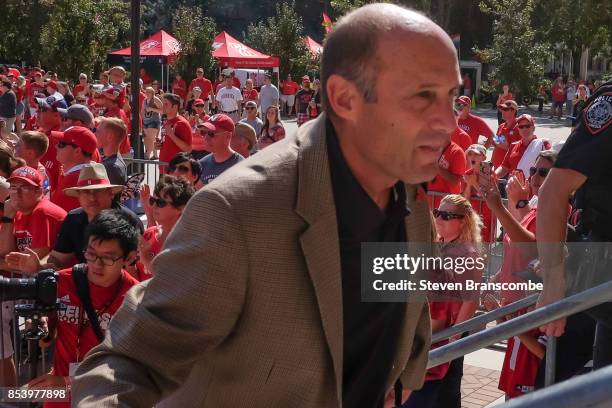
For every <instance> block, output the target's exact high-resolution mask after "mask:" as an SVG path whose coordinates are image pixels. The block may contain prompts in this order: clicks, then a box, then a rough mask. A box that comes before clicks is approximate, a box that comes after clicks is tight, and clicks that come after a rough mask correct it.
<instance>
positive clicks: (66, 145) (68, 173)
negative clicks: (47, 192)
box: [51, 126, 98, 211]
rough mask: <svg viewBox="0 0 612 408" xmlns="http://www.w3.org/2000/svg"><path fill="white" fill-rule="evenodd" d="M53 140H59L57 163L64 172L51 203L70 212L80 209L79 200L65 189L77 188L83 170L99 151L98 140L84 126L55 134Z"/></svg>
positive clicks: (73, 127)
mask: <svg viewBox="0 0 612 408" xmlns="http://www.w3.org/2000/svg"><path fill="white" fill-rule="evenodd" d="M52 139H55V140H57V144H56V148H57V161H58V162H59V163H60V164H61V165H62V169H63V171H62V174H61V175H60V176H59V178H58V180H57V184H56V187H55V188H54V189H53V190H52V191H51V201H53V202H54V203H55V204H57V205H59V206H60V207H62V208H63V209H64V210H66V211H70V210H73V209H75V208H78V207H79V200H77V199H76V198H75V197H69V196H67V195H66V194H65V192H64V189H66V188H69V187H76V186H77V183H78V180H79V174H80V172H81V169H82V168H83V166H84V165H86V164H89V163H90V162H91V161H92V160H93V156H94V153H97V151H98V140H97V139H96V136H95V135H94V134H93V133H92V132H91V130H89V129H87V128H85V127H82V126H72V127H70V128H68V129H66V131H64V132H53V134H52Z"/></svg>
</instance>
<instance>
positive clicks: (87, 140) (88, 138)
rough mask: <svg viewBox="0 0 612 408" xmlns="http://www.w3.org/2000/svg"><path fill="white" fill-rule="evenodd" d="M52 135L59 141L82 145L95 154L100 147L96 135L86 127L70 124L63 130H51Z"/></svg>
mask: <svg viewBox="0 0 612 408" xmlns="http://www.w3.org/2000/svg"><path fill="white" fill-rule="evenodd" d="M51 137H53V138H55V139H56V140H57V141H58V142H64V143H68V144H73V145H75V146H77V147H80V148H81V150H83V151H84V152H85V153H89V154H94V152H95V151H96V149H97V148H98V141H97V139H96V135H94V134H93V132H92V131H91V130H89V129H87V128H86V127H83V126H70V127H69V128H68V129H66V130H65V131H63V132H51Z"/></svg>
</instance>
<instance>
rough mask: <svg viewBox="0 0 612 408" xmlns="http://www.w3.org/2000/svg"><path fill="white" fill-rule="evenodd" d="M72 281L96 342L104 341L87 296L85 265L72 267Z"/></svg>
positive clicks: (87, 284) (96, 316) (87, 285)
mask: <svg viewBox="0 0 612 408" xmlns="http://www.w3.org/2000/svg"><path fill="white" fill-rule="evenodd" d="M72 279H73V280H74V285H75V286H76V290H77V296H78V297H79V299H80V300H81V304H82V305H83V309H85V313H87V318H88V319H89V323H90V324H91V328H92V329H93V331H94V333H95V334H96V337H97V339H98V341H100V342H102V340H104V333H102V328H101V327H100V322H99V321H98V315H97V314H96V311H95V310H94V307H93V304H92V303H91V297H90V296H89V280H88V279H87V270H86V269H85V264H77V265H74V266H73V267H72Z"/></svg>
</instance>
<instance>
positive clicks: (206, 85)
mask: <svg viewBox="0 0 612 408" xmlns="http://www.w3.org/2000/svg"><path fill="white" fill-rule="evenodd" d="M196 86H197V87H199V88H200V89H201V90H202V94H201V95H200V98H201V99H203V100H204V102H205V104H206V107H205V110H206V113H208V112H209V110H208V109H209V106H208V102H209V101H210V97H212V100H213V101H214V100H215V92H214V90H213V87H212V83H211V82H210V80H208V79H207V78H205V77H204V68H198V69H197V70H196V77H195V78H194V79H193V80H192V81H191V83H190V84H189V90H188V91H189V92H187V100H189V99H190V98H191V95H192V91H193V88H194V87H196Z"/></svg>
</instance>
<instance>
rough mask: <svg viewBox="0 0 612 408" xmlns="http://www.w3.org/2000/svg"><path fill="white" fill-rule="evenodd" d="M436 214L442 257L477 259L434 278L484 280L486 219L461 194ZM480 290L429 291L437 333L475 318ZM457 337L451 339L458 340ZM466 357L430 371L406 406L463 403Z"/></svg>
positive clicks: (446, 199)
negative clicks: (482, 246)
mask: <svg viewBox="0 0 612 408" xmlns="http://www.w3.org/2000/svg"><path fill="white" fill-rule="evenodd" d="M433 216H434V219H435V224H436V232H437V233H438V242H440V256H441V257H442V258H443V259H447V258H463V259H473V260H474V263H473V265H474V266H473V267H472V268H469V269H468V268H466V270H465V271H463V272H462V273H461V274H459V273H453V272H452V271H446V270H444V271H439V272H434V273H435V275H432V276H431V279H432V280H436V281H438V280H441V281H442V282H455V283H462V284H464V283H465V281H466V280H467V279H471V280H474V281H477V282H480V279H481V278H482V274H483V269H484V268H483V267H484V265H479V264H478V263H477V258H478V257H479V256H480V248H479V244H480V243H481V232H480V231H481V228H482V221H481V220H480V217H479V216H478V214H477V213H476V212H475V211H474V208H472V205H471V204H470V202H469V201H468V200H467V199H466V198H465V197H463V196H461V195H458V194H449V195H447V196H445V197H444V198H443V199H442V200H441V201H440V206H439V207H438V208H434V210H433ZM478 297H479V293H477V292H476V293H470V292H468V291H463V292H461V291H457V292H452V293H451V294H449V293H448V292H447V293H436V292H432V293H430V294H429V310H430V314H431V331H432V333H437V332H439V331H441V330H444V329H446V328H447V327H450V326H452V325H455V324H459V323H461V322H464V321H466V320H469V319H471V318H472V317H473V316H474V313H475V312H476V309H477V307H478ZM460 337H461V336H460V335H458V336H455V337H453V338H451V339H450V341H455V340H458V339H459V338H460ZM448 343H449V340H448V339H446V340H443V341H440V342H438V343H434V344H432V347H431V348H432V349H434V348H437V347H440V346H443V345H445V344H448ZM462 377H463V357H459V358H457V359H455V360H453V361H451V362H450V363H444V364H441V365H439V366H436V367H432V368H430V369H429V370H427V374H426V375H425V384H424V385H423V388H421V389H420V390H418V391H414V392H413V393H412V394H411V395H410V398H408V401H406V403H404V405H402V408H427V407H431V408H433V407H458V406H461V378H462Z"/></svg>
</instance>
